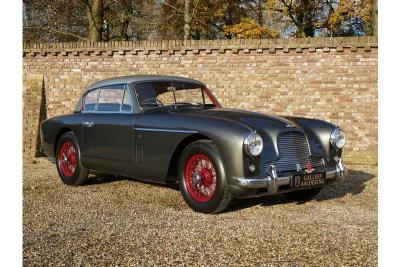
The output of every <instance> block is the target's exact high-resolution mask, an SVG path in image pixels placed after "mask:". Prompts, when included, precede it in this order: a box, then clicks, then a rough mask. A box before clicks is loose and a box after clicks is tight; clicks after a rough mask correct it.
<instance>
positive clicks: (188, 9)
mask: <svg viewBox="0 0 400 267" xmlns="http://www.w3.org/2000/svg"><path fill="white" fill-rule="evenodd" d="M192 6H193V0H185V14H184V20H185V25H184V39H185V40H190V32H191V24H192Z"/></svg>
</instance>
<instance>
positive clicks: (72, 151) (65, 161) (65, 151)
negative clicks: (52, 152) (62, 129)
mask: <svg viewBox="0 0 400 267" xmlns="http://www.w3.org/2000/svg"><path fill="white" fill-rule="evenodd" d="M56 159H57V171H58V175H59V176H60V178H61V180H62V181H63V183H64V184H67V185H74V186H78V185H82V184H83V183H84V182H85V181H86V179H87V177H88V176H89V170H88V169H87V168H86V167H85V166H83V165H82V163H81V154H80V151H79V146H78V142H77V141H76V137H75V135H74V133H73V132H66V133H65V134H63V135H62V136H61V138H60V140H59V141H58V143H57V149H56Z"/></svg>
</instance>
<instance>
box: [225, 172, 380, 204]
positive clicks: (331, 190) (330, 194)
mask: <svg viewBox="0 0 400 267" xmlns="http://www.w3.org/2000/svg"><path fill="white" fill-rule="evenodd" d="M374 177H375V175H374V174H372V173H367V172H363V171H356V170H349V172H348V176H347V179H346V181H345V182H344V183H336V182H335V183H332V184H330V185H327V186H326V187H324V188H323V189H322V190H321V192H320V193H319V194H318V195H317V196H316V197H315V198H314V199H315V200H316V201H325V200H330V199H336V198H342V197H344V196H346V195H348V194H351V195H358V194H360V193H361V192H363V191H364V189H365V183H366V182H367V181H369V180H371V179H372V178H374ZM305 202H307V201H296V200H290V199H287V198H285V197H284V196H283V195H274V196H262V197H253V198H245V199H236V200H234V201H233V202H232V203H231V205H229V207H228V209H227V210H226V212H232V211H236V210H241V209H245V208H250V207H252V206H258V205H260V206H274V205H279V204H285V203H296V204H299V205H301V204H304V203H305Z"/></svg>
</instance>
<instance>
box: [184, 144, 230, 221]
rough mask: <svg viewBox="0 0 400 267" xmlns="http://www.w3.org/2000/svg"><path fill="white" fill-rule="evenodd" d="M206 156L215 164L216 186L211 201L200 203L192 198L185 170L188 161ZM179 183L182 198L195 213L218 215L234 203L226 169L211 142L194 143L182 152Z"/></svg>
mask: <svg viewBox="0 0 400 267" xmlns="http://www.w3.org/2000/svg"><path fill="white" fill-rule="evenodd" d="M199 154H202V155H205V156H206V157H207V158H208V159H209V160H210V161H211V162H212V164H213V167H214V169H215V171H216V186H215V189H214V191H213V192H214V193H213V195H211V196H212V197H211V199H210V200H208V201H206V202H199V201H197V200H196V199H195V198H193V197H192V195H191V193H190V192H189V191H191V190H190V188H189V191H188V187H187V186H190V185H187V182H186V180H185V170H186V165H187V163H188V161H189V160H190V159H191V158H192V157H193V156H194V155H199ZM178 183H179V188H180V190H181V193H182V196H183V198H184V200H185V201H186V203H187V204H188V205H189V207H191V208H192V209H193V210H194V211H197V212H201V213H211V214H216V213H219V212H222V211H224V210H225V209H226V207H227V206H228V205H229V203H230V202H231V201H232V199H233V196H232V194H231V192H230V189H229V184H228V180H227V177H226V172H225V167H224V164H223V161H222V158H221V156H220V153H219V151H218V149H217V147H216V146H215V145H214V144H213V143H212V142H211V141H209V140H200V141H196V142H193V143H192V144H190V145H189V146H188V147H186V149H185V150H184V151H183V152H182V155H181V157H180V159H179V166H178Z"/></svg>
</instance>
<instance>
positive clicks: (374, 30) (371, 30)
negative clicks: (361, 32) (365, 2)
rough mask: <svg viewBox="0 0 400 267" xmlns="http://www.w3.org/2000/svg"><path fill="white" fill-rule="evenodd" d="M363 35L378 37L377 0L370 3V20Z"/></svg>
mask: <svg viewBox="0 0 400 267" xmlns="http://www.w3.org/2000/svg"><path fill="white" fill-rule="evenodd" d="M365 34H366V35H367V36H378V0H373V1H372V10H371V20H370V21H367V23H366V29H365Z"/></svg>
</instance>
